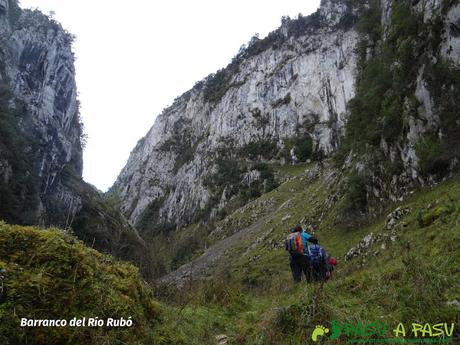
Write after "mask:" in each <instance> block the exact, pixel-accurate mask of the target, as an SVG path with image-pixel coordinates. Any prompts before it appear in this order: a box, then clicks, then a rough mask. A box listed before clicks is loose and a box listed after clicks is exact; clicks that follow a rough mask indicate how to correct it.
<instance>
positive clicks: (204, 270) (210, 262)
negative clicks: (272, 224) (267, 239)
mask: <svg viewBox="0 0 460 345" xmlns="http://www.w3.org/2000/svg"><path fill="white" fill-rule="evenodd" d="M288 201H289V200H288ZM285 204H286V202H285V203H283V204H282V205H281V206H280V207H278V209H277V210H276V211H274V212H270V213H269V214H268V215H266V216H263V217H262V218H260V219H259V220H257V221H256V222H255V223H253V224H252V225H250V226H248V227H247V228H244V229H241V230H240V231H238V232H236V233H234V234H233V235H231V236H229V237H227V238H225V239H223V240H222V241H219V242H217V243H215V244H214V245H212V246H211V247H209V248H208V249H207V250H206V251H205V252H204V253H203V254H202V255H201V256H200V257H199V258H197V259H195V260H193V261H192V262H190V263H188V264H185V265H183V266H181V267H179V268H178V269H177V270H175V271H173V272H171V273H169V274H167V275H166V276H164V277H162V278H160V279H159V281H160V282H161V283H165V284H173V285H176V286H177V287H179V288H182V287H184V286H185V285H186V284H187V283H189V282H193V281H196V280H201V279H204V278H206V277H208V276H209V275H210V274H211V273H212V270H213V269H214V267H216V264H217V262H218V261H219V260H221V259H222V258H224V256H225V254H226V251H227V250H228V249H229V248H230V247H232V246H233V245H234V244H235V243H237V242H239V241H240V240H242V239H244V238H245V237H249V236H251V235H252V234H254V233H255V232H256V231H257V230H258V229H259V228H260V227H261V226H262V225H263V224H265V223H266V222H267V221H269V220H270V219H271V218H273V217H274V216H275V215H276V214H277V213H278V211H280V210H281V209H282V208H283V207H284V205H285Z"/></svg>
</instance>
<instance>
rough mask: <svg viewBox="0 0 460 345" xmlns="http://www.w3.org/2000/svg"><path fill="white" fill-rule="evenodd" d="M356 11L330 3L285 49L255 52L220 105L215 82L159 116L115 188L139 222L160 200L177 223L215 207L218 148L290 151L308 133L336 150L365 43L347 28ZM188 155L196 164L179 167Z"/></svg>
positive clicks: (287, 29)
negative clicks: (261, 145) (207, 182)
mask: <svg viewBox="0 0 460 345" xmlns="http://www.w3.org/2000/svg"><path fill="white" fill-rule="evenodd" d="M352 12H353V9H351V8H349V7H348V6H347V5H343V4H340V3H333V2H325V3H324V4H323V6H322V7H321V9H320V10H319V12H318V13H317V14H316V15H315V16H314V17H312V18H311V19H309V20H306V21H305V22H302V23H298V25H300V28H296V27H292V26H293V25H291V26H290V25H289V24H290V23H289V22H288V21H285V22H284V24H283V25H282V26H281V28H280V29H278V30H277V31H276V34H277V35H279V36H278V42H279V43H277V44H276V45H273V46H270V47H268V48H267V49H264V50H263V51H261V52H260V53H256V54H250V52H251V48H252V46H251V45H255V46H257V44H258V43H259V42H258V40H257V39H253V40H252V41H251V43H249V47H248V49H247V51H246V53H244V52H243V54H241V59H240V61H238V68H236V71H235V73H234V74H233V75H231V77H230V78H229V79H230V80H228V86H227V87H226V90H225V91H224V92H222V95H221V97H218V99H209V97H208V98H207V97H206V95H207V91H208V90H207V87H206V85H209V84H210V81H209V79H212V77H211V78H208V79H207V80H205V81H203V82H201V83H198V84H197V86H196V87H195V88H194V89H192V90H191V91H189V92H187V93H186V94H184V95H182V96H181V97H179V98H178V99H176V101H175V103H174V104H173V105H172V106H171V107H170V108H168V109H166V110H165V111H164V112H163V113H162V114H161V115H159V116H158V118H157V119H156V121H155V124H154V125H153V127H152V129H151V130H150V131H149V132H148V134H147V135H146V136H145V138H143V139H142V140H141V141H140V142H139V143H138V145H137V147H136V148H135V149H134V151H133V152H132V154H131V157H130V158H129V161H128V163H127V165H126V167H125V168H124V169H123V171H122V172H121V174H120V176H119V178H118V180H117V182H116V183H115V189H117V190H118V192H119V194H120V196H121V200H122V211H123V212H124V213H125V215H126V216H127V217H129V219H130V220H131V222H132V223H136V221H137V220H138V219H139V217H140V215H141V214H142V212H143V211H144V210H145V209H146V207H147V206H148V205H149V204H151V203H152V202H153V201H155V200H159V199H161V200H162V201H163V203H162V212H161V216H162V217H163V219H167V220H169V221H172V222H175V220H181V219H182V220H184V219H188V218H189V217H190V215H191V214H192V213H193V212H194V211H196V210H197V209H198V208H203V207H204V206H205V204H206V203H207V200H208V198H209V191H208V189H207V188H206V187H205V186H204V185H203V179H204V177H205V176H206V175H207V174H209V173H210V172H211V171H212V170H213V166H214V160H215V158H216V156H218V154H216V152H217V151H218V150H219V148H224V149H225V150H237V149H238V148H241V147H243V146H244V145H246V144H248V143H251V142H260V141H264V140H266V141H273V142H275V143H276V145H277V147H278V148H279V149H281V148H282V147H283V145H284V144H283V139H286V138H291V137H295V136H299V135H300V134H305V133H307V134H308V135H310V136H311V138H312V139H313V143H314V147H315V149H316V150H322V151H323V152H325V153H329V152H331V151H334V150H335V149H336V147H337V145H338V134H339V132H340V131H341V129H342V127H343V124H344V120H345V117H346V104H347V102H348V101H349V100H350V99H351V98H352V97H353V95H354V80H355V70H356V56H355V53H354V49H355V46H356V43H357V40H358V35H357V33H356V32H355V31H353V30H351V29H349V27H347V25H346V24H345V23H343V18H344V16H345V15H346V14H348V15H350V16H352V15H353V13H352ZM291 24H292V23H291ZM296 29H298V31H296ZM211 87H212V86H211ZM215 87H219V85H218V86H215ZM208 88H209V86H208ZM208 92H209V91H208ZM172 142H174V143H175V142H179V143H181V144H182V145H183V146H184V147H181V148H180V149H179V150H176V147H175V146H174V145H169V144H171V143H172ZM190 149H191V150H190ZM183 150H190V151H191V154H190V158H189V159H188V161H186V162H185V163H184V164H183V165H181V166H178V159H180V158H181V151H183Z"/></svg>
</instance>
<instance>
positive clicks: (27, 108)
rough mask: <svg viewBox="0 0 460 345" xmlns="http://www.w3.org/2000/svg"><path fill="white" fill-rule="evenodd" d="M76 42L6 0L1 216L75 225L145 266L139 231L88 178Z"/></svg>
mask: <svg viewBox="0 0 460 345" xmlns="http://www.w3.org/2000/svg"><path fill="white" fill-rule="evenodd" d="M72 41H73V37H72V35H71V34H70V33H68V32H67V31H65V30H64V29H63V28H62V26H61V25H60V24H59V23H57V22H56V21H54V20H53V19H51V18H49V17H47V16H45V15H43V14H42V13H40V12H39V11H31V10H22V9H20V8H19V6H18V4H17V2H16V1H14V0H9V1H6V0H0V115H1V116H0V133H1V135H0V200H1V202H0V218H2V219H3V220H5V221H8V222H11V223H20V224H40V225H56V226H60V227H62V228H65V229H72V230H73V231H74V232H75V233H76V234H77V235H78V236H79V237H80V238H81V239H83V240H84V241H85V242H87V243H89V244H90V245H91V246H93V247H95V248H97V249H99V250H102V251H107V252H110V253H112V254H115V255H117V256H119V257H122V258H126V259H131V260H134V261H136V262H137V263H138V264H140V265H141V266H142V265H146V264H147V261H148V259H147V258H146V253H145V248H144V243H143V241H142V239H141V238H140V237H139V236H138V235H137V232H136V231H135V230H134V229H133V228H132V227H131V226H130V225H129V224H128V223H127V222H126V221H125V220H124V218H123V216H121V215H120V214H119V212H118V211H117V210H116V209H114V208H113V207H111V206H110V205H108V204H107V202H105V200H104V199H103V197H102V195H101V193H99V192H98V191H96V190H95V189H94V188H93V187H91V186H89V185H87V184H86V183H85V182H84V181H83V180H82V168H83V161H82V146H83V143H84V135H83V129H82V123H81V121H80V115H79V102H78V99H77V87H76V83H75V67H74V55H73V52H72Z"/></svg>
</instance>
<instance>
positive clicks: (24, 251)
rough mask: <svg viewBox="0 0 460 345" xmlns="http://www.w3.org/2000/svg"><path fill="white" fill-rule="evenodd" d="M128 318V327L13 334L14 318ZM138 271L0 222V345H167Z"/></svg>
mask: <svg viewBox="0 0 460 345" xmlns="http://www.w3.org/2000/svg"><path fill="white" fill-rule="evenodd" d="M23 317H25V318H29V319H55V320H61V319H66V320H68V321H69V320H71V319H72V318H74V317H77V318H82V317H86V318H90V317H93V318H94V317H99V319H106V318H115V319H118V318H121V317H123V318H124V319H128V318H129V317H132V320H133V322H134V326H133V327H132V328H107V327H82V328H76V327H73V328H71V327H57V328H56V327H51V328H47V327H30V328H22V327H20V319H21V318H23ZM161 320H162V312H161V307H160V305H159V304H158V303H157V302H155V300H154V299H153V298H152V291H151V289H150V288H149V287H148V286H147V285H146V284H145V283H143V282H142V280H141V279H140V276H139V272H138V269H137V268H135V267H134V266H132V265H131V264H128V263H122V262H119V261H117V260H116V259H114V258H113V257H111V256H108V255H104V254H101V253H99V252H97V251H96V250H93V249H90V248H88V247H86V246H85V245H84V244H83V243H82V242H80V241H79V240H77V239H75V238H74V237H73V236H71V235H69V234H66V233H64V232H63V231H61V230H57V229H49V230H40V229H37V228H33V227H21V226H10V225H7V224H5V223H3V222H0V343H1V344H6V345H8V344H37V345H40V344H47V345H48V344H169V343H170V341H169V340H168V339H169V337H168V335H167V334H166V333H164V332H162V331H160V324H161Z"/></svg>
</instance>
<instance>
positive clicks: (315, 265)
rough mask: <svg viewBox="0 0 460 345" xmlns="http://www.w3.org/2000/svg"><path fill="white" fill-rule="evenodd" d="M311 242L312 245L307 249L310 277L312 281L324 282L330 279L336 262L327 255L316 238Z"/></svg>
mask: <svg viewBox="0 0 460 345" xmlns="http://www.w3.org/2000/svg"><path fill="white" fill-rule="evenodd" d="M311 242H312V243H313V244H312V245H310V246H309V247H308V256H309V259H310V267H311V275H312V278H313V279H314V280H316V281H321V282H324V281H326V280H328V279H330V278H331V277H332V271H333V270H334V266H335V265H337V260H336V259H335V258H333V257H331V256H329V255H328V254H327V252H326V250H325V249H324V247H322V246H320V245H319V244H318V240H317V239H316V238H314V239H313V240H312V241H311Z"/></svg>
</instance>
